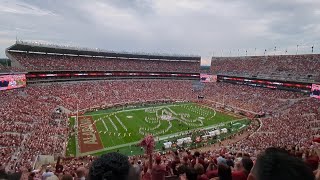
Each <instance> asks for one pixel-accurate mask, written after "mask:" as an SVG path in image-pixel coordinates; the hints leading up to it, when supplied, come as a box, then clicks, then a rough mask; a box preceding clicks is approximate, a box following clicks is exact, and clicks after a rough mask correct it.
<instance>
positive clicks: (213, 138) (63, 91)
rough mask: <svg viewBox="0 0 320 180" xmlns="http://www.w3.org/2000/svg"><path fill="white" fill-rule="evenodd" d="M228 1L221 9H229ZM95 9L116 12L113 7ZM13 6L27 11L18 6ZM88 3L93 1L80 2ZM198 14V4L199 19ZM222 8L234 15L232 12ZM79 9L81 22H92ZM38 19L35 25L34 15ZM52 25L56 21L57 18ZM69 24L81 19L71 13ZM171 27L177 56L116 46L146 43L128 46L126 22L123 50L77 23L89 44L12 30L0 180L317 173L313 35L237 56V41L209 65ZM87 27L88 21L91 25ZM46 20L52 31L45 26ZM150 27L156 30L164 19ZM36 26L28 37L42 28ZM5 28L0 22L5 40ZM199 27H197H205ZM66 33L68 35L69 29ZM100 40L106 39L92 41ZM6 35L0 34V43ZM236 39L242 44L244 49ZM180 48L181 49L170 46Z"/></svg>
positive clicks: (0, 69)
mask: <svg viewBox="0 0 320 180" xmlns="http://www.w3.org/2000/svg"><path fill="white" fill-rule="evenodd" d="M79 2H80V1H79ZM159 2H160V1H159ZM190 2H191V1H190ZM239 2H240V1H239ZM7 3H8V2H7ZM140 3H141V2H140ZM180 3H181V2H180ZM39 4H41V3H39ZM93 4H94V3H93ZM178 4H179V3H178ZM67 5H68V3H67V2H66V6H67ZM170 5H172V7H173V8H172V9H173V10H174V11H175V10H179V8H182V9H183V8H191V10H190V9H189V11H188V12H189V13H190V12H193V11H196V10H197V8H200V7H202V6H196V5H195V6H193V5H194V4H188V3H187V5H188V6H187V5H186V4H184V5H183V3H182V5H183V7H179V8H175V7H174V5H175V3H174V2H172V4H170ZM180 5H181V4H180ZM182 5H181V6H182ZM191 5H192V7H191ZM233 5H234V4H232V6H228V9H229V8H230V9H231V10H234V9H233V8H234V6H233ZM235 5H238V4H237V3H235ZM51 6H52V7H53V6H54V5H53V4H51ZM74 6H75V8H76V6H77V5H74ZM189 6H190V7H189ZM4 7H5V6H3V7H2V6H1V4H0V14H1V13H2V12H7V13H15V14H16V15H17V14H18V15H17V16H22V15H26V16H28V13H29V15H30V14H32V13H33V14H32V16H33V18H34V17H36V16H46V17H47V16H50V17H51V16H52V17H51V18H52V20H54V19H55V18H57V19H59V22H60V21H61V24H59V23H56V22H55V23H56V24H59V25H61V26H62V21H63V18H61V17H60V16H59V15H57V14H58V11H57V12H55V11H52V12H47V11H45V10H41V8H39V9H37V8H35V7H36V6H35V7H33V6H31V5H30V6H28V5H26V4H23V3H22V5H20V6H19V7H18V9H17V10H13V9H12V8H7V9H5V8H4ZM39 7H40V6H39ZM101 7H103V8H102V9H103V10H104V9H107V10H108V11H110V12H113V13H114V14H117V13H116V11H113V10H112V9H110V7H109V6H106V5H105V6H102V5H101ZM165 7H166V8H165V9H166V10H168V11H165V12H166V13H168V14H170V13H172V12H171V10H172V9H171V8H169V7H168V6H165ZM170 7H171V6H170ZM19 8H22V9H23V11H22V12H19V13H20V14H19V13H18V10H19ZM59 8H60V7H59ZM86 8H90V5H89V4H87V6H86V7H85V8H82V10H84V9H86ZM108 8H109V9H108ZM139 8H141V7H140V6H139ZM144 8H145V7H144ZM158 8H159V7H158ZM61 9H63V8H61ZM80 9H81V8H80ZM129 9H130V8H128V7H127V8H126V13H123V12H122V14H121V13H120V15H119V17H120V20H121V19H122V18H124V19H125V18H128V19H129V20H126V21H125V22H126V23H127V22H129V21H130V22H131V23H128V24H129V25H128V26H134V25H135V23H137V22H136V21H135V20H136V19H135V18H132V17H131V18H130V16H129V15H128V14H129V12H131V11H130V10H129ZM147 9H148V8H147ZM150 9H152V8H150ZM222 9H223V8H222ZM69 10H70V11H71V9H69ZM94 10H97V12H98V11H99V9H98V8H96V9H94ZM107 10H106V11H107ZM148 10H149V9H148ZM158 10H159V9H158ZM162 10H163V9H162ZM204 10H205V9H204ZM140 11H142V10H139V12H140ZM248 11H249V10H248ZM92 12H93V11H92ZM147 12H148V13H150V12H149V11H146V14H145V16H147V17H149V16H150V17H151V15H150V14H148V13H147ZM156 12H157V13H160V11H159V12H158V11H156ZM210 12H211V11H210ZM250 12H251V11H250ZM127 13H128V14H127ZM131 13H132V12H131ZM161 13H163V12H162V11H161ZM219 13H222V14H224V13H223V12H219ZM243 13H244V12H243ZM70 14H72V13H70ZM97 14H98V13H97ZM182 14H183V13H182ZM217 14H218V13H217ZM230 14H231V15H232V13H230ZM100 15H101V14H99V18H100ZM183 15H185V16H186V17H187V16H188V14H183ZM198 15H201V13H200V14H197V15H195V17H198ZM224 15H225V16H226V17H229V14H228V15H227V13H226V14H224ZM231 15H230V17H234V16H231ZM318 15H319V13H318ZM110 16H111V15H110ZM112 17H113V18H115V19H117V18H119V17H118V16H113V15H112ZM168 17H170V18H173V19H175V18H177V16H174V15H172V16H168ZM168 17H166V20H167V21H169V19H170V18H168ZM82 18H83V17H80V16H77V18H76V19H81V20H83V21H85V22H87V21H88V22H89V20H88V19H86V18H83V19H82ZM103 18H105V19H103V21H107V20H109V21H110V19H108V18H107V17H105V16H103ZM31 19H32V18H31ZM0 20H1V17H0ZM210 20H211V19H210ZM34 21H35V24H37V23H38V22H36V18H35V20H34ZM68 21H69V20H68ZM197 21H198V19H197ZM199 21H201V20H199ZM0 22H1V21H0ZM20 22H21V24H23V23H22V20H21V21H19V23H20ZM90 22H91V21H90ZM112 22H113V21H112ZM116 22H117V21H116V20H115V21H114V22H113V25H114V26H115V27H114V28H115V29H117V28H119V27H117V25H116V24H117V23H116ZM159 22H160V21H159ZM161 22H162V21H161ZM177 22H178V21H177ZM179 22H180V21H179ZM263 22H264V21H263ZM55 23H54V21H53V22H52V24H53V26H55ZM68 23H69V22H68ZM73 23H74V24H73ZM145 23H146V24H148V23H150V22H145ZM250 23H252V21H250ZM264 23H265V22H264ZM70 24H72V25H74V26H76V27H77V23H76V22H72V23H70ZM119 24H120V23H119ZM137 24H139V25H141V26H143V25H144V23H137ZM168 24H170V23H168ZM173 24H174V23H173ZM173 24H170V25H172V32H175V33H173V34H174V36H173V35H172V34H170V33H168V34H166V35H168V37H169V39H170V38H171V39H172V41H167V42H166V43H165V46H169V44H171V43H172V44H173V45H172V47H173V46H177V48H172V49H173V50H172V53H170V52H171V51H168V52H169V53H162V52H161V53H160V50H159V53H150V52H151V51H150V52H148V51H147V52H143V53H142V52H130V51H128V52H126V51H122V50H125V49H128V48H126V47H128V46H129V47H135V48H137V49H138V47H140V46H141V47H142V45H141V44H139V43H136V42H134V43H136V44H134V45H132V44H130V43H131V42H130V40H132V39H134V36H135V35H136V36H137V37H140V36H139V33H137V32H135V28H134V27H130V29H129V30H130V31H132V33H129V34H130V38H128V37H127V36H125V34H126V33H123V32H122V30H123V29H121V28H120V29H121V30H119V31H120V33H121V36H122V35H123V36H124V37H125V38H126V39H129V40H127V41H126V43H128V44H129V45H128V46H127V44H125V43H123V42H120V41H119V42H117V41H114V42H113V41H112V38H109V39H110V44H111V45H110V46H115V47H117V46H119V44H120V47H121V48H122V46H124V47H123V49H121V48H116V49H121V50H118V51H116V50H104V49H98V48H93V47H92V44H93V43H92V41H91V40H90V38H91V37H94V35H92V34H90V33H88V34H86V33H83V32H82V30H81V28H78V27H77V28H78V29H77V31H81V32H82V34H81V38H80V37H78V38H79V39H85V41H88V43H87V46H84V47H76V46H70V45H67V43H66V44H64V43H60V44H53V43H49V42H47V41H35V40H32V38H31V40H29V39H28V38H26V39H28V40H19V39H18V38H17V37H16V39H15V41H14V42H12V43H11V41H10V45H8V46H6V47H5V50H4V52H3V53H4V55H5V56H6V57H5V58H4V59H0V99H1V103H0V179H22V180H24V179H28V180H39V179H42V180H52V179H53V180H76V179H79V180H80V179H81V180H85V179H88V180H95V179H97V180H100V179H102V180H109V179H111V180H115V179H117V180H129V179H130V180H131V179H132V180H139V179H142V180H209V179H214V180H247V179H248V180H262V179H268V180H270V179H271V180H298V179H306V180H309V179H310V180H311V179H313V180H314V179H315V180H318V179H320V170H319V169H318V168H319V167H320V166H319V156H320V146H319V143H320V136H319V134H320V71H319V69H320V54H319V53H318V52H317V51H316V48H317V46H315V45H310V43H309V44H308V45H305V46H306V47H307V48H308V51H301V52H300V53H299V48H302V47H300V46H299V45H297V46H296V47H295V46H294V48H291V49H294V50H293V51H295V53H288V51H287V49H286V50H285V52H284V51H283V52H280V51H278V50H279V47H274V48H271V49H270V48H269V49H264V48H263V49H262V48H260V49H262V50H260V52H261V53H256V52H257V48H254V51H253V50H252V53H251V52H249V53H248V50H245V51H244V52H245V54H239V49H238V50H235V51H238V55H234V54H232V52H231V50H230V53H228V55H226V53H225V54H224V55H223V51H221V55H217V53H213V55H210V60H209V61H210V62H209V63H210V65H209V66H203V61H204V59H205V58H204V57H203V56H201V55H186V54H188V53H185V52H186V51H187V52H189V50H185V49H184V48H183V47H184V46H182V45H181V44H183V43H185V42H187V41H184V39H180V40H181V42H179V43H181V44H179V43H177V44H175V42H173V41H174V40H176V39H175V38H176V37H180V36H179V33H181V34H183V31H179V30H177V29H175V26H173ZM182 24H183V23H182ZM231 24H232V23H231ZM234 24H236V23H234ZM252 24H253V23H252ZM59 25H58V26H59ZM85 26H86V27H87V26H88V27H90V28H92V27H94V26H92V27H91V26H90V23H88V24H85ZM167 26H168V25H164V27H167ZM177 26H178V25H177ZM253 26H254V25H253ZM30 27H31V26H30ZM47 27H48V29H46V30H47V31H50V28H52V27H51V26H49V25H48V26H47ZM49 27H50V28H49ZM161 27H162V26H161ZM188 27H189V23H188ZM241 27H242V26H241ZM243 27H244V25H243ZM254 27H255V26H254ZM308 27H309V26H308ZM310 27H311V26H310ZM312 27H313V26H312ZM142 28H145V29H148V28H150V27H145V26H143V27H142ZM152 28H154V29H152ZM152 28H151V29H152V30H153V31H154V32H155V31H156V30H155V29H157V28H159V27H158V26H155V27H152ZM215 28H217V29H219V27H218V26H216V27H215ZM33 29H37V28H35V27H33ZM53 29H54V28H53ZM92 29H95V28H92ZM97 29H98V28H97ZM102 29H103V28H102ZM111 29H112V28H111ZM160 29H161V28H160ZM178 29H179V28H178ZM190 29H192V28H190ZM208 29H210V28H208ZM229 29H236V28H233V27H232V28H229V27H228V30H229ZM257 29H260V28H257ZM261 29H263V28H261ZM306 29H308V28H306ZM15 30H17V31H18V30H19V28H16V29H15ZM64 30H66V31H67V28H66V29H64ZM100 30H101V29H99V31H100ZM104 30H105V31H108V30H109V29H107V28H105V29H103V31H104ZM161 30H163V29H161ZM166 30H167V29H166ZM255 30H256V29H255ZM20 31H22V32H27V33H25V34H26V36H27V37H28V35H30V34H28V33H29V30H26V29H20ZM32 31H33V30H32ZM101 31H102V30H101ZM123 31H124V30H123ZM168 31H170V30H168ZM184 31H186V32H188V31H189V29H187V28H186V29H184ZM198 31H200V30H199V29H197V35H192V33H191V34H190V37H188V38H187V39H189V38H190V39H192V40H191V41H194V42H195V44H196V45H195V46H197V45H199V44H197V42H198V41H197V38H198V37H200V35H198V34H202V33H200V32H198ZM240 31H247V29H245V30H243V29H241V30H239V32H240ZM35 32H37V31H36V30H35V31H34V32H32V33H31V34H32V36H34V35H38V32H37V33H35ZM143 32H144V33H146V32H145V31H143ZM177 32H179V33H177ZM212 32H214V31H213V30H212ZM227 32H229V31H227ZM227 32H225V34H227ZM248 32H250V33H252V32H251V31H249V30H248ZM6 33H7V32H5V31H1V30H0V37H2V35H3V34H6ZM73 33H75V34H76V33H77V32H76V31H74V32H73ZM134 33H136V34H134ZM166 33H167V32H166ZM206 33H207V31H206V29H205V28H204V29H203V34H204V35H205V36H207V35H208V34H206ZM210 33H211V32H210ZM65 34H68V36H70V39H72V38H74V36H72V33H65ZM85 34H86V35H85ZM102 34H103V33H102ZM146 34H147V35H146V36H149V35H150V34H148V33H146ZM169 34H170V35H169ZM218 34H219V33H218ZM225 34H224V35H225ZM262 34H263V33H262ZM266 34H268V33H266ZM54 35H57V36H59V33H57V34H54ZM54 35H53V36H54ZM161 35H162V34H161ZM259 35H260V34H259ZM268 35H270V34H268ZM273 35H275V34H271V35H270V36H273ZM97 36H99V35H97ZM100 36H101V34H100ZM150 36H151V35H150ZM152 36H154V37H155V36H157V34H156V33H154V34H153V35H152ZM229 36H230V37H232V33H230V34H228V35H225V37H224V38H225V39H224V38H223V40H221V39H219V38H218V37H216V39H217V41H216V42H215V43H217V44H219V43H221V44H223V43H225V42H228V41H229V40H230V39H229ZM250 36H251V34H250ZM252 36H254V35H252ZM61 37H62V36H61ZM131 37H132V39H131ZM219 37H220V34H219ZM257 37H260V36H257ZM277 37H278V36H277V35H275V36H274V38H275V39H276V38H277ZM292 37H294V36H292ZM292 37H291V36H290V38H292ZM41 38H43V37H41V33H39V39H41ZM161 38H164V37H161V36H160V35H159V37H158V38H157V40H156V41H159V42H155V41H153V40H154V39H152V41H150V42H149V41H145V42H146V44H147V45H145V46H152V45H153V44H156V46H159V49H161V46H162V41H161ZM166 38H167V37H166ZM166 38H164V39H165V40H167V39H166ZM33 39H36V38H35V37H33ZM44 39H45V38H44ZM48 39H50V38H49V37H48ZM52 39H54V37H52ZM92 39H95V38H92ZM97 39H99V40H97ZM102 39H103V36H101V39H100V37H98V38H96V39H95V41H96V42H99V41H103V40H102ZM109 39H108V40H109ZM171 39H170V40H171ZM177 39H179V38H177ZM292 39H294V38H292ZM218 40H220V42H219V41H218ZM272 40H274V39H272ZM66 41H67V40H65V42H66ZM236 41H237V38H235V39H234V42H233V41H232V42H228V43H229V44H232V43H235V44H236ZM315 41H316V40H315ZM3 42H4V40H1V38H0V48H1V46H2V45H3V44H2V43H3ZM188 42H190V41H188ZM243 42H244V41H242V42H241V43H240V44H241V45H242V44H243V45H244V46H246V43H243ZM248 42H250V43H252V42H256V41H249V40H248ZM257 42H258V41H257ZM6 43H7V42H6ZM108 43H109V42H108ZM210 43H211V42H210ZM263 43H267V41H266V42H263ZM7 44H8V43H7ZM7 44H6V45H7ZM61 44H62V45H61ZM83 44H86V43H83ZM103 44H107V43H106V42H103ZM151 44H152V45H151ZM191 44H192V43H191ZM237 45H238V44H237ZM309 45H310V47H309ZM110 46H107V45H106V46H105V47H110ZM252 46H255V44H253V45H252ZM266 46H267V45H266ZM100 47H102V46H100ZM133 49H134V48H133ZM146 49H147V50H148V48H146ZM164 49H165V48H164ZM282 49H283V48H282ZM177 50H178V51H180V50H181V53H182V54H175V53H176V52H177ZM258 51H259V50H258ZM190 52H191V51H190ZM253 52H254V53H253ZM178 53H179V52H178ZM183 53H185V54H183ZM0 55H1V54H0Z"/></svg>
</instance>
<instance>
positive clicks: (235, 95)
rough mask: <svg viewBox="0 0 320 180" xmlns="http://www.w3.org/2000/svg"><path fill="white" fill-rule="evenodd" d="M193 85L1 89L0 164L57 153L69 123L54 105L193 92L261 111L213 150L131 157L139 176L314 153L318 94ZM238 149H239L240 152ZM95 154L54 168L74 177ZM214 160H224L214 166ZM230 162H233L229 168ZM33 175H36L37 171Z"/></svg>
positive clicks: (210, 170)
mask: <svg viewBox="0 0 320 180" xmlns="http://www.w3.org/2000/svg"><path fill="white" fill-rule="evenodd" d="M192 88H193V86H192V81H187V80H183V81H182V80H116V81H95V82H91V81H89V82H71V83H54V84H37V85H29V86H27V87H26V88H23V89H16V90H10V91H3V92H2V93H1V94H0V99H1V100H2V102H5V103H1V104H0V113H1V114H2V116H1V119H0V127H1V130H2V129H3V131H1V132H0V152H1V156H0V160H1V164H2V165H3V166H6V167H9V171H16V170H18V169H20V168H21V167H27V168H31V167H32V163H33V162H34V160H35V157H36V156H37V155H40V154H43V155H63V154H64V148H65V147H64V145H65V143H66V139H67V135H68V131H69V129H68V128H67V119H66V117H65V116H61V119H60V120H59V121H56V117H55V116H52V114H53V113H54V112H55V110H56V108H57V107H64V108H66V109H68V110H70V111H72V112H75V111H76V110H77V108H79V109H80V110H81V109H88V108H91V107H100V106H104V105H111V104H117V103H128V102H143V101H156V100H160V99H172V100H173V99H174V100H197V98H198V96H199V95H203V96H204V97H205V100H208V101H210V102H214V103H213V104H212V105H213V106H215V103H218V104H220V106H221V105H223V106H230V107H236V108H241V109H244V110H248V111H252V112H257V113H260V112H266V113H267V114H268V115H267V117H265V118H261V119H260V121H261V125H260V128H259V129H258V130H257V131H256V132H254V133H252V132H250V133H248V137H247V138H245V139H242V140H241V141H238V142H236V143H229V144H227V145H226V146H224V147H222V146H221V147H220V148H218V149H216V150H211V151H209V152H202V153H200V154H199V155H196V154H194V155H193V156H192V155H191V153H190V152H189V151H186V150H183V149H182V150H181V151H179V152H176V153H173V152H170V151H169V152H163V153H161V154H155V155H154V159H155V162H156V164H157V165H156V164H155V165H154V166H150V165H149V164H148V162H150V157H149V156H133V157H130V159H129V162H131V164H132V165H133V167H139V168H140V169H137V170H136V171H137V172H138V174H139V177H140V178H141V179H150V178H152V177H153V174H152V172H153V169H157V171H159V172H164V173H163V174H164V175H166V176H173V175H175V176H183V174H185V175H186V176H189V175H192V174H193V176H196V177H197V178H198V179H206V178H214V177H220V175H221V174H219V169H221V171H226V173H228V174H229V175H231V176H232V177H233V176H236V175H235V174H237V173H236V171H238V170H239V167H240V166H241V163H240V164H239V165H238V166H237V165H236V164H237V163H239V162H242V161H241V160H242V159H241V158H240V159H239V158H238V156H239V157H243V156H246V157H247V156H248V157H250V158H248V159H251V160H255V159H256V158H257V157H258V154H259V153H260V152H262V151H263V150H265V149H266V148H268V147H281V148H285V149H286V150H288V151H289V152H290V154H293V155H295V156H299V157H301V158H304V160H306V158H307V157H309V156H312V155H313V151H312V149H313V147H314V144H313V143H312V139H313V138H314V137H315V136H316V135H318V134H319V130H318V128H319V127H318V126H317V125H318V124H319V123H318V121H320V110H319V108H318V107H320V101H318V100H317V99H314V98H309V97H308V96H307V95H304V94H300V93H295V92H288V91H280V90H271V89H263V88H256V87H250V86H241V85H233V84H227V83H213V84H206V85H205V87H204V89H203V91H201V92H199V91H193V89H192ZM164 89H165V91H164ZM53 117H54V118H53ZM237 152H242V155H241V156H240V155H238V154H237ZM95 159H96V158H95V157H92V156H86V157H81V158H69V159H64V160H62V162H61V163H60V164H61V165H62V166H63V167H64V171H63V172H60V174H59V173H58V175H60V176H61V177H60V178H62V176H63V175H67V174H70V175H71V176H74V177H76V176H77V168H79V167H80V168H84V169H86V170H87V171H89V170H91V169H90V167H91V166H90V165H91V164H92V162H94V160H95ZM222 159H224V160H222ZM139 162H140V163H139ZM219 162H220V164H221V163H223V164H224V165H225V164H226V165H227V166H226V167H222V166H219V165H220V164H219ZM224 162H226V163H224ZM317 162H318V161H317ZM210 163H211V165H210ZM199 164H201V165H199ZM232 164H234V166H233V167H232V168H230V166H231V165H232ZM183 165H185V166H183ZM181 166H183V167H181ZM178 167H179V168H178ZM228 167H229V168H230V170H229V169H228ZM237 167H238V168H237ZM186 169H187V170H186ZM240 169H241V168H240ZM48 171H49V170H48ZM221 171H220V172H221ZM188 173H191V174H189V175H188ZM230 173H231V174H230ZM52 174H53V173H52ZM33 175H34V176H35V177H36V176H41V174H40V173H34V174H33ZM109 175H110V174H109ZM246 175H247V176H248V173H246ZM153 179H156V178H153Z"/></svg>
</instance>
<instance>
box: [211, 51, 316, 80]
mask: <svg viewBox="0 0 320 180" xmlns="http://www.w3.org/2000/svg"><path fill="white" fill-rule="evenodd" d="M319 59H320V55H319V54H310V55H281V56H248V57H213V58H212V61H211V71H212V72H213V73H214V74H234V75H237V74H239V75H242V74H247V75H258V74H266V75H282V76H285V77H286V76H298V77H307V76H308V75H312V76H313V77H320V76H319V75H320V73H319V68H320V63H319Z"/></svg>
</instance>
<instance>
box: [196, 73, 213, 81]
mask: <svg viewBox="0 0 320 180" xmlns="http://www.w3.org/2000/svg"><path fill="white" fill-rule="evenodd" d="M200 82H203V83H208V82H217V75H211V74H202V73H201V74H200Z"/></svg>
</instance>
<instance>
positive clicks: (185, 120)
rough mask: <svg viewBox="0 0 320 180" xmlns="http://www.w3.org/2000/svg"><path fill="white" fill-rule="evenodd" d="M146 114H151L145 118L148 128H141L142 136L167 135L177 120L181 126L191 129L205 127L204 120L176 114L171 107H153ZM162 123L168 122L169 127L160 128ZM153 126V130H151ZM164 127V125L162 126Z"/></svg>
mask: <svg viewBox="0 0 320 180" xmlns="http://www.w3.org/2000/svg"><path fill="white" fill-rule="evenodd" d="M145 112H147V113H149V114H150V115H148V116H147V117H145V121H146V123H148V127H140V128H139V133H140V134H142V135H146V134H153V135H155V136H157V135H161V134H165V133H167V132H168V131H169V130H170V129H171V128H172V123H171V121H173V120H177V121H179V122H180V123H181V124H184V125H186V126H190V127H201V126H203V119H202V118H200V117H199V118H196V119H191V118H190V114H188V113H176V112H175V111H173V110H172V109H171V108H170V107H152V108H147V109H146V110H145ZM161 121H167V123H165V124H167V126H166V128H165V129H163V128H160V126H161V124H163V123H162V122H161ZM150 126H152V128H150ZM161 127H163V125H162V126H161Z"/></svg>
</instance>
